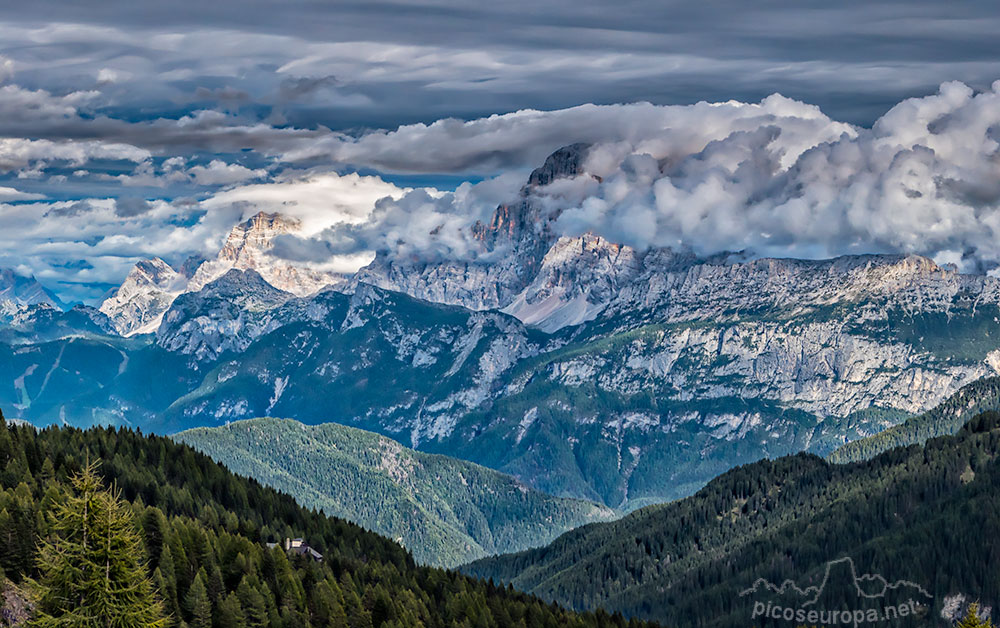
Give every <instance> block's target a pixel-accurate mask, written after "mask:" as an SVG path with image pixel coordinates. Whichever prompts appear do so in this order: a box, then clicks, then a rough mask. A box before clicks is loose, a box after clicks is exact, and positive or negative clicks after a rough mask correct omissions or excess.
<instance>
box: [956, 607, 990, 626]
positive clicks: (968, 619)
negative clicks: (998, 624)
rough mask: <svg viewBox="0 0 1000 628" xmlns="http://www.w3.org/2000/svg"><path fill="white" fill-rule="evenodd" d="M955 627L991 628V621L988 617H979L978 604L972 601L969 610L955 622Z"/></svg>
mask: <svg viewBox="0 0 1000 628" xmlns="http://www.w3.org/2000/svg"><path fill="white" fill-rule="evenodd" d="M955 628H993V622H992V621H991V620H989V619H986V620H982V619H980V618H979V604H976V603H973V604H969V612H967V613H966V614H965V617H963V618H962V619H961V620H959V622H958V623H957V624H955Z"/></svg>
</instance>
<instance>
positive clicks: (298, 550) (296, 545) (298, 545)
mask: <svg viewBox="0 0 1000 628" xmlns="http://www.w3.org/2000/svg"><path fill="white" fill-rule="evenodd" d="M275 547H278V544H277V543H268V544H267V548H268V549H274V548H275ZM284 549H285V552H287V553H289V554H298V555H300V556H308V557H309V558H311V559H313V560H314V561H316V562H317V563H319V562H322V561H323V555H322V554H320V553H319V552H317V551H316V550H315V549H313V548H311V547H309V544H308V543H306V541H305V539H289V538H286V539H285V543H284Z"/></svg>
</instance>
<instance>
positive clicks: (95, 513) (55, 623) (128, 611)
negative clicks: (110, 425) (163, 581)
mask: <svg viewBox="0 0 1000 628" xmlns="http://www.w3.org/2000/svg"><path fill="white" fill-rule="evenodd" d="M71 482H72V486H73V495H71V496H69V497H68V498H67V499H66V500H65V501H64V502H63V503H61V504H57V505H56V508H55V511H54V514H53V516H52V530H53V531H54V534H55V536H54V537H52V538H50V539H47V540H46V541H44V542H43V543H42V545H41V548H40V552H39V557H38V571H39V573H40V577H39V580H38V581H37V582H36V583H34V585H35V587H36V589H37V593H38V606H37V609H36V613H35V618H34V619H33V620H32V625H33V626H35V627H37V628H54V627H59V628H76V627H79V628H90V627H91V626H94V627H96V626H102V627H105V628H110V627H121V628H162V626H164V625H165V624H166V619H165V617H164V613H163V607H162V605H161V604H160V601H159V600H158V599H157V598H156V595H155V593H154V589H153V584H152V581H151V580H150V579H149V577H148V576H147V574H146V565H145V564H144V562H143V553H144V552H143V550H144V548H143V542H142V537H141V536H140V535H139V533H138V531H137V530H136V527H135V524H134V522H133V518H132V511H131V509H130V508H129V507H128V506H127V505H126V504H124V503H123V502H122V501H121V500H120V499H119V498H118V496H117V495H115V494H114V493H112V492H110V491H108V490H107V489H105V488H104V486H103V485H102V484H101V480H100V478H99V477H98V475H97V467H96V465H89V466H87V467H86V468H85V469H84V470H83V471H82V472H81V473H79V474H78V475H76V476H74V477H73V478H72V479H71Z"/></svg>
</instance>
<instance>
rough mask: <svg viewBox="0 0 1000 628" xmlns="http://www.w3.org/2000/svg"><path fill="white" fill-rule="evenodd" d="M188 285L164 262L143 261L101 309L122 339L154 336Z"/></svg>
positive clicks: (106, 300)
mask: <svg viewBox="0 0 1000 628" xmlns="http://www.w3.org/2000/svg"><path fill="white" fill-rule="evenodd" d="M186 283H187V282H186V278H185V277H184V276H183V275H181V274H180V273H178V272H177V271H175V270H174V269H173V268H171V267H170V265H169V264H167V263H166V262H165V261H163V260H162V259H160V258H158V257H154V258H153V259H151V260H140V261H139V262H136V264H135V266H133V267H132V270H131V271H129V274H128V276H127V277H125V281H123V282H122V285H121V286H120V287H118V289H117V290H115V291H114V292H113V293H112V294H111V295H109V296H108V298H107V299H105V300H104V302H103V303H101V307H100V308H99V309H100V310H101V311H102V312H104V313H105V314H106V315H107V316H108V318H110V319H111V321H112V323H113V324H114V326H115V329H117V330H118V332H119V333H121V334H122V335H123V336H130V335H132V334H148V333H152V332H155V331H156V329H157V327H159V326H160V321H161V320H162V318H163V313H164V312H166V311H167V308H168V307H170V304H171V303H172V302H173V300H174V299H175V298H176V297H177V295H178V294H180V293H181V292H182V291H183V290H184V288H185V284H186Z"/></svg>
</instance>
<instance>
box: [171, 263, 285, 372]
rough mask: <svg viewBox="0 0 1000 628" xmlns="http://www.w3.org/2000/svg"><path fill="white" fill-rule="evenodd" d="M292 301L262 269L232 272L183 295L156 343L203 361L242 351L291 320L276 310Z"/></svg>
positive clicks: (175, 302)
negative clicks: (269, 279) (224, 353)
mask: <svg viewBox="0 0 1000 628" xmlns="http://www.w3.org/2000/svg"><path fill="white" fill-rule="evenodd" d="M292 297H293V295H291V294H289V293H287V292H283V291H281V290H278V289H277V288H275V287H274V286H272V285H271V284H270V283H268V282H267V281H264V278H263V277H261V276H260V274H259V273H257V272H256V271H253V270H245V271H243V270H236V269H232V270H230V271H228V272H227V273H226V274H224V275H223V276H222V277H219V278H218V279H216V280H215V281H213V282H211V283H210V284H208V285H207V286H205V287H204V288H202V289H201V290H199V291H198V292H187V293H184V294H182V295H181V296H179V297H177V299H175V300H174V302H173V304H172V305H171V306H170V309H169V310H167V312H166V313H165V314H164V315H163V322H162V323H161V324H160V326H159V329H157V332H156V342H157V344H159V345H160V346H161V347H163V348H165V349H167V350H169V351H174V352H179V353H183V354H187V355H191V356H192V357H193V358H194V359H195V360H197V361H208V360H211V359H215V358H217V357H218V356H219V355H220V354H222V353H223V352H226V351H242V350H244V349H246V347H247V346H249V344H250V342H251V341H252V340H253V339H254V338H256V337H258V336H260V335H262V334H264V333H266V332H267V331H269V330H270V329H273V328H276V327H278V326H280V325H282V324H284V323H286V322H288V321H287V320H284V319H283V318H282V317H275V316H273V311H274V310H275V309H276V308H278V307H280V306H281V305H283V304H285V303H286V302H287V301H288V300H289V299H291V298H292Z"/></svg>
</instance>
